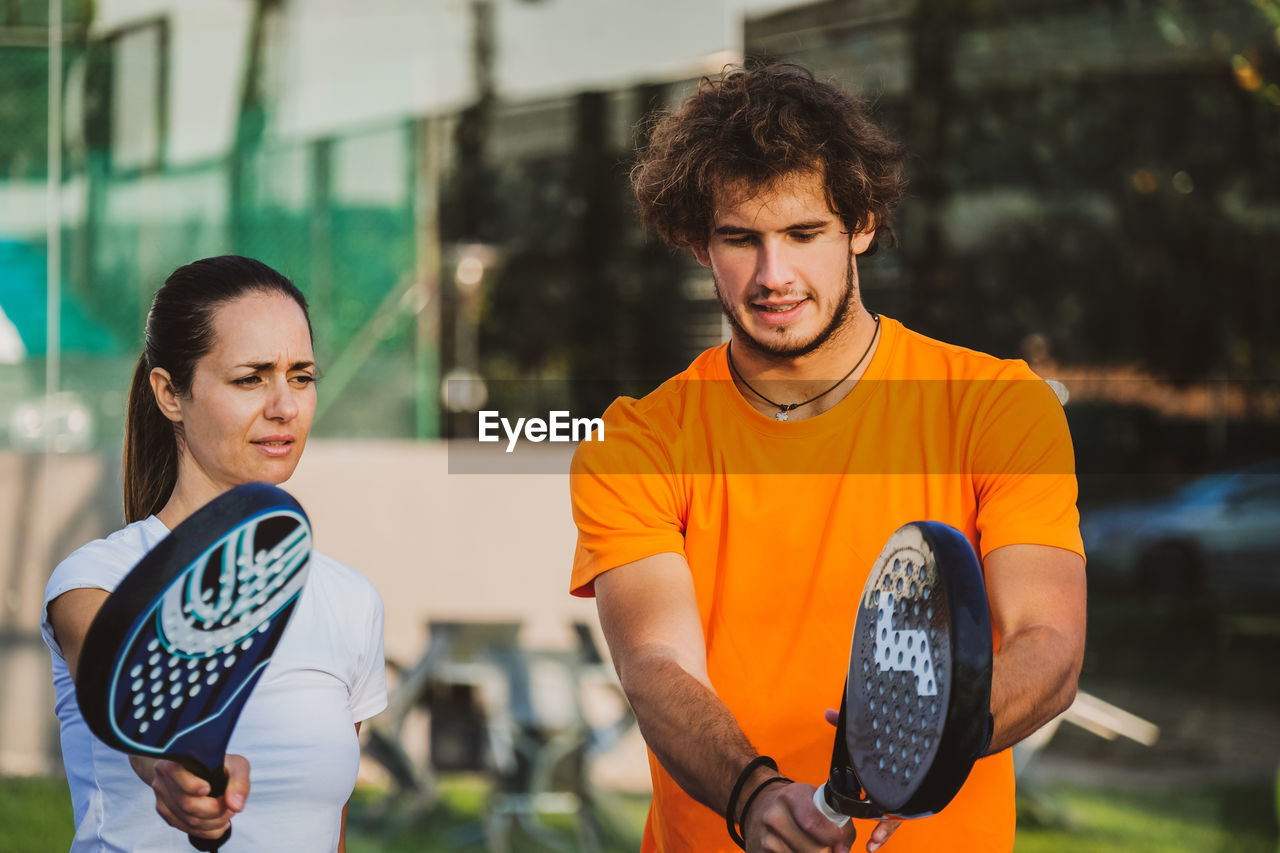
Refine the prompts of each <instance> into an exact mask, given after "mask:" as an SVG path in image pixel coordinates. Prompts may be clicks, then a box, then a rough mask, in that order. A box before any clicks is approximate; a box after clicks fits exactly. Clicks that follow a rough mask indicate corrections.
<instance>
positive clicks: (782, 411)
mask: <svg viewBox="0 0 1280 853" xmlns="http://www.w3.org/2000/svg"><path fill="white" fill-rule="evenodd" d="M871 317H872V318H873V319H874V320H875V321H876V327H875V329H874V330H873V331H872V332H871V341H870V343H868V344H867V348H866V349H864V350H863V351H862V356H861V357H859V359H858V363H857V364H855V365H854V366H853V367H851V368H850V369H849V372H848V373H846V374H845V375H844V376H841V377H840V379H839V381H837V382H836V384H835V385H832V386H831V387H830V388H828V389H827V390H825V391H823V392H822V393H821V394H816V395H814V396H813V397H810V398H809V399H808V400H805V401H803V402H800V403H775V402H774V401H773V400H770V399H769V398H768V397H766V396H765V395H763V394H761V393H760V392H759V391H757V390H756V389H754V388H752V387H751V383H750V382H748V381H747V380H746V379H745V378H744V377H743V375H742V373H741V372H739V370H738V366H737V365H736V364H734V363H733V341H730V342H729V347H728V349H727V351H726V355H727V356H728V358H729V372H731V373H732V374H733V375H734V376H736V377H737V378H738V381H740V382H741V383H742V384H743V385H745V386H747V390H748V391H750V392H751V393H752V394H755V395H756V396H757V397H759V398H760V399H761V400H764V401H765V402H766V403H768V404H769V405H770V406H773V407H774V408H776V409H777V410H778V411H777V412H775V413H774V415H773V416H774V417H775V418H777V419H778V420H780V421H786V420H790V419H791V418H790V412H792V411H793V410H795V409H798V408H800V407H801V406H807V405H809V404H810V403H812V402H813V401H814V400H820V399H822V398H823V397H825V396H827V395H828V394H830V393H831V392H832V391H834V390H836V389H837V388H839V387H840V386H841V385H842V384H844V381H845V380H846V379H848V378H849V377H850V376H852V375H853V374H854V371H856V370H857V369H858V368H859V367H861V366H862V362H864V361H866V360H867V355H868V354H870V352H871V347H872V346H874V345H875V342H876V338H877V337H878V336H879V335H880V315H879V314H872V315H871Z"/></svg>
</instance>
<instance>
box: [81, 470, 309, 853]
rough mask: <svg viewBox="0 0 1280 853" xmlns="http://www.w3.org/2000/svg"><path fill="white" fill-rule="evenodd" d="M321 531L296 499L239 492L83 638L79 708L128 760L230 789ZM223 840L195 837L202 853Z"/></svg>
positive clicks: (180, 535)
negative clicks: (239, 742)
mask: <svg viewBox="0 0 1280 853" xmlns="http://www.w3.org/2000/svg"><path fill="white" fill-rule="evenodd" d="M310 559H311V525H310V523H309V522H308V520H307V515H306V513H305V512H303V509H302V507H301V506H300V505H299V504H298V502H297V501H296V500H294V499H293V498H292V497H291V496H290V495H289V494H288V493H287V492H284V491H282V490H281V489H277V488H276V487H274V486H269V485H266V484H264V483H250V484H247V485H243V486H238V487H236V488H234V489H232V490H231V491H229V492H226V493H225V494H223V495H221V496H220V497H218V498H216V499H214V500H213V501H210V502H209V503H207V504H205V505H204V506H203V507H201V508H200V509H199V510H197V511H196V512H195V513H194V514H192V515H191V517H189V518H188V519H186V520H185V521H183V522H182V523H181V524H179V525H178V526H177V527H175V528H174V529H173V531H172V532H171V533H170V534H169V535H168V536H166V537H165V538H164V539H162V540H161V541H160V543H159V544H158V545H156V546H155V548H153V549H151V551H149V552H148V553H147V554H146V556H144V557H143V558H142V559H141V560H140V561H139V562H138V564H137V565H136V566H134V567H133V569H132V570H131V571H130V572H129V574H127V575H126V576H125V577H124V578H123V579H122V580H121V581H120V585H119V586H118V587H116V589H115V591H114V592H112V593H111V595H110V596H108V597H107V599H106V601H104V602H103V604H102V608H101V609H100V610H99V611H98V613H97V615H96V616H95V617H94V620H93V623H92V624H91V625H90V626H89V632H88V634H87V635H86V636H85V641H84V646H83V650H82V651H81V653H80V662H79V666H78V669H77V675H78V678H77V681H76V700H77V701H78V702H79V704H80V712H81V714H83V715H84V719H85V722H86V723H87V724H88V725H89V729H90V730H91V731H92V732H93V733H94V734H95V735H97V736H98V738H99V739H101V740H102V741H103V742H104V743H106V744H107V745H108V746H110V747H113V748H114V749H118V750H120V751H122V752H127V753H132V754H135V755H144V756H149V757H152V758H167V759H171V760H176V761H179V762H181V763H182V764H183V766H185V767H186V768H187V769H189V770H191V771H192V772H193V773H195V774H197V775H199V776H201V777H202V778H204V779H206V780H208V782H209V784H210V786H211V788H212V790H211V791H210V794H209V795H210V796H212V797H221V796H222V794H223V792H224V791H225V790H226V786H227V776H226V772H225V771H224V770H223V766H222V765H223V760H224V758H225V757H226V748H227V742H228V741H229V740H230V738H231V732H232V729H234V728H235V724H236V720H237V719H238V718H239V716H240V711H241V709H242V708H243V707H244V703H245V701H246V700H247V699H248V698H249V693H250V692H251V691H252V690H253V687H254V685H255V684H257V682H258V679H259V678H260V677H261V676H262V672H263V670H264V669H265V668H266V666H267V663H268V662H269V661H270V660H271V655H272V653H273V652H274V651H275V648H276V644H277V643H278V642H279V641H280V637H281V635H282V634H283V633H284V629H285V626H286V625H287V624H288V621H289V618H290V616H292V614H293V609H294V605H295V603H296V602H297V599H298V596H299V595H300V594H301V592H302V587H303V584H304V583H305V581H306V578H307V574H308V571H309V570H310V565H311V563H310ZM230 834H231V830H230V829H228V830H227V832H226V834H224V835H223V836H222V837H221V838H218V839H208V838H200V837H197V836H189V838H190V839H191V844H192V845H193V846H194V847H195V848H196V849H197V850H217V849H218V847H220V846H221V845H222V844H223V843H224V842H225V841H226V840H227V838H228V837H229V836H230Z"/></svg>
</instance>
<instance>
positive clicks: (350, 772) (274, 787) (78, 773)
mask: <svg viewBox="0 0 1280 853" xmlns="http://www.w3.org/2000/svg"><path fill="white" fill-rule="evenodd" d="M315 381H316V365H315V357H314V356H313V354H312V346H311V324H310V320H309V318H308V316H307V304H306V299H305V298H304V297H303V296H302V293H301V292H299V291H298V289H297V288H296V287H294V285H293V284H292V283H291V282H290V281H289V280H288V279H286V278H285V277H284V276H282V275H280V274H279V273H278V272H276V271H275V270H273V269H271V268H270V267H268V266H266V265H265V264H262V263H260V262H258V261H255V260H251V259H249V258H241V257H235V256H224V257H218V258H207V259H205V260H202V261H196V262H195V263H192V264H188V265H187V266H184V267H180V268H179V269H177V270H175V271H174V273H173V274H172V275H171V276H169V278H168V280H167V281H166V282H165V284H164V286H163V287H162V288H161V289H160V290H159V291H158V292H157V293H156V296H155V300H154V301H153V303H152V306H151V312H150V314H149V315H148V316H147V328H146V348H145V350H144V352H143V354H142V356H141V358H139V359H138V367H137V370H136V371H135V372H134V377H133V385H132V388H131V389H130V392H129V410H128V420H127V423H126V427H125V450H124V499H125V514H126V517H127V520H128V521H129V522H130V524H129V525H128V526H127V527H125V528H124V529H122V530H119V531H117V532H116V533H113V534H112V535H111V536H109V537H107V538H106V539H102V540H98V541H96V542H91V543H90V544H88V545H86V546H85V547H83V548H81V549H80V550H78V551H76V552H75V553H74V554H72V555H71V556H70V557H68V558H67V559H66V560H65V561H63V562H62V564H61V565H59V566H58V568H57V569H56V570H55V571H54V573H53V575H52V577H51V578H50V579H49V584H48V587H47V589H46V590H45V608H44V614H43V619H42V622H41V629H42V632H43V634H44V638H45V642H46V643H48V645H49V649H50V651H51V652H52V657H53V681H54V688H55V693H56V712H57V714H58V720H59V722H60V725H61V736H62V753H63V761H64V763H65V765H66V770H67V779H68V782H69V784H70V787H71V799H72V805H73V808H74V812H75V822H76V836H75V841H74V842H73V843H72V848H71V849H72V851H81V850H85V851H87V850H95V851H97V850H103V849H109V850H130V851H190V847H189V845H188V842H187V838H186V837H185V836H184V835H183V833H192V834H195V835H200V836H204V837H207V838H218V837H220V836H221V835H222V834H223V833H224V832H225V831H226V828H227V825H228V823H229V822H230V821H231V819H232V818H233V817H234V818H235V821H234V823H235V832H234V833H233V834H232V836H231V839H230V841H229V842H228V843H227V844H226V846H225V847H223V848H222V849H223V850H225V851H227V853H235V851H237V850H242V851H259V850H308V851H311V850H335V849H337V850H341V849H343V846H344V839H343V836H344V832H345V822H346V820H345V819H346V808H345V806H346V801H347V798H348V797H349V796H350V794H351V790H352V788H353V786H354V784H355V777H356V770H357V767H358V764H359V746H358V743H357V740H356V735H357V733H358V731H359V727H360V721H361V720H364V719H367V718H368V717H370V716H372V715H373V714H376V713H377V712H378V711H381V710H382V709H383V708H384V707H385V706H386V677H385V672H384V668H383V655H382V601H381V599H380V597H379V596H378V593H377V591H376V590H374V588H373V586H372V585H371V584H369V582H368V581H366V580H365V579H364V578H363V577H361V576H360V574H359V573H357V572H356V571H355V570H354V569H351V568H349V567H347V566H344V565H342V564H340V563H338V562H336V561H335V560H332V559H330V558H328V557H325V556H324V555H322V554H319V553H316V554H314V555H313V556H312V566H311V572H310V577H309V579H308V582H307V586H306V587H305V588H304V591H303V594H302V597H301V598H300V599H299V603H298V607H297V610H296V612H295V614H294V617H293V620H292V622H291V623H290V625H289V629H288V631H287V632H286V633H285V635H284V637H283V638H282V640H281V642H280V645H279V646H278V647H277V649H276V652H275V656H274V657H273V658H272V661H271V665H270V666H269V667H268V668H267V670H266V673H265V674H264V676H263V678H262V679H261V681H260V682H259V683H258V685H257V687H256V689H255V690H254V692H253V695H252V696H251V697H250V699H249V701H248V703H247V704H246V705H245V708H244V710H243V712H242V713H241V716H240V720H239V722H238V724H237V726H236V729H235V733H234V734H233V735H232V738H231V742H230V744H229V745H228V750H227V751H228V753H231V754H229V755H228V756H227V762H226V769H227V772H228V775H229V776H230V782H229V784H228V786H227V791H226V793H225V794H224V795H223V796H222V797H220V798H217V799H215V798H212V797H209V796H208V793H209V785H208V783H207V782H205V781H204V780H203V779H200V778H199V777H197V776H194V775H193V774H191V773H190V772H188V771H187V770H185V769H184V768H183V767H182V766H181V765H179V764H177V763H175V762H171V761H165V760H155V759H145V758H139V757H136V756H135V757H131V758H130V757H126V756H125V755H123V754H121V753H118V752H115V751H114V750H112V749H110V748H109V747H107V746H105V745H104V744H103V743H102V742H101V741H99V740H97V739H96V738H95V737H93V735H92V734H91V733H90V732H89V730H88V728H87V727H86V725H85V722H84V719H83V718H82V717H81V716H80V709H79V707H78V705H77V704H76V699H75V687H74V682H73V679H74V678H75V674H76V673H75V666H76V662H77V660H78V659H79V653H80V647H81V644H82V643H83V642H84V638H85V634H86V632H87V631H88V628H89V624H90V622H92V621H93V616H94V614H95V613H96V612H97V610H98V608H99V607H100V606H101V604H102V602H103V600H104V599H105V598H106V597H107V595H108V593H109V592H110V591H111V590H112V589H114V588H115V586H116V585H117V584H118V583H119V582H120V579H121V578H122V577H123V576H124V575H125V574H126V573H127V572H128V571H129V570H130V569H131V568H132V567H133V565H134V564H135V563H137V562H138V560H139V559H140V558H141V557H142V556H143V555H144V554H145V553H146V552H147V551H148V550H150V549H151V548H152V547H153V546H155V545H156V543H157V542H159V541H160V540H161V539H162V538H164V536H165V535H167V533H168V532H169V530H171V529H173V527H174V526H175V525H177V524H178V523H180V522H181V521H182V520H183V519H185V518H187V516H189V515H191V513H193V512H194V511H195V510H197V509H198V508H200V507H201V506H203V505H204V504H205V503H207V502H208V501H210V500H212V499H213V498H215V497H217V496H218V495H219V494H221V493H222V492H224V491H226V490H227V489H230V488H232V487H233V486H236V485H239V484H241V483H247V482H254V481H259V482H267V483H272V484H279V483H283V482H284V481H285V480H287V479H289V477H290V475H292V474H293V470H294V468H295V467H296V466H297V464H298V459H299V457H300V456H301V455H302V449H303V447H304V445H305V444H306V441H307V433H308V431H309V430H310V428H311V420H312V417H313V415H314V414H315V407H316V392H315ZM250 766H252V768H253V770H252V777H253V792H252V795H251V796H250ZM145 785H150V786H151V790H150V791H148V790H147V788H146V787H145ZM157 813H158V815H159V816H157ZM162 819H163V820H162ZM166 824H168V825H166ZM177 830H181V832H179V831H177Z"/></svg>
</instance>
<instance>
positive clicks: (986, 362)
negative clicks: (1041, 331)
mask: <svg viewBox="0 0 1280 853" xmlns="http://www.w3.org/2000/svg"><path fill="white" fill-rule="evenodd" d="M885 322H886V323H891V324H893V327H894V328H895V330H896V332H897V334H896V338H897V345H896V346H895V347H894V352H893V364H892V365H891V366H890V368H889V369H890V371H891V373H892V374H896V375H892V376H890V377H889V378H895V379H973V380H995V379H1008V380H1016V379H1039V378H1040V377H1039V376H1037V375H1036V373H1035V372H1034V371H1032V370H1031V368H1030V367H1028V366H1027V363H1026V362H1025V361H1023V360H1022V359H1014V358H1001V357H999V356H995V355H991V354H990V353H985V352H981V351H979V350H975V349H971V348H969V347H965V346H961V345H959V344H953V343H948V342H946V341H942V340H938V339H937V338H931V337H929V336H928V335H925V334H922V333H920V332H917V331H915V330H914V329H909V328H907V327H906V326H904V325H903V324H902V323H900V322H898V321H896V320H890V319H889V318H885Z"/></svg>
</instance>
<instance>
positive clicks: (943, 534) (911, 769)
mask: <svg viewBox="0 0 1280 853" xmlns="http://www.w3.org/2000/svg"><path fill="white" fill-rule="evenodd" d="M990 740H991V615H990V611H989V610H988V607H987V592H986V586H985V584H984V583H983V580H982V567H981V565H980V564H979V563H978V557H977V555H976V554H974V552H973V547H972V546H971V545H970V544H969V540H968V539H966V538H965V536H964V534H963V533H961V532H960V531H959V530H956V529H955V528H954V527H951V526H949V525H946V524H942V523H941V522H937V521H915V522H912V523H910V524H907V525H904V526H903V527H901V528H899V529H898V530H897V531H896V532H895V533H894V534H893V535H892V536H890V537H889V541H888V542H887V543H886V544H885V546H884V550H883V551H881V552H880V557H879V558H878V559H877V560H876V563H875V566H874V568H873V569H872V570H871V575H870V576H869V577H868V578H867V583H866V585H865V586H864V587H863V590H862V598H861V601H860V602H859V607H858V617H857V622H856V625H855V626H854V634H853V645H852V649H851V651H850V653H849V674H848V676H847V679H846V681H845V690H844V696H843V697H842V699H841V704H840V719H839V721H838V723H837V725H836V738H835V746H834V748H833V749H832V753H831V775H830V777H829V779H828V780H827V783H826V784H825V785H823V786H821V787H820V788H818V790H817V791H816V792H815V794H814V804H815V805H817V806H818V808H819V809H820V810H821V811H822V812H823V813H824V814H826V815H827V817H828V818H830V819H831V820H832V821H833V822H835V823H838V824H843V823H845V822H846V821H847V820H848V819H849V817H858V818H880V817H885V816H894V817H905V818H912V817H924V816H926V815H931V814H936V813H938V812H939V811H941V810H942V808H943V807H944V806H946V804H947V803H949V802H951V799H952V798H953V797H954V796H955V795H956V792H957V791H959V790H960V786H961V785H963V784H964V781H965V779H967V778H968V776H969V771H970V770H972V769H973V763H974V761H976V760H977V759H978V757H980V756H981V755H982V753H983V752H985V751H986V748H987V745H988V744H989V743H990Z"/></svg>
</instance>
